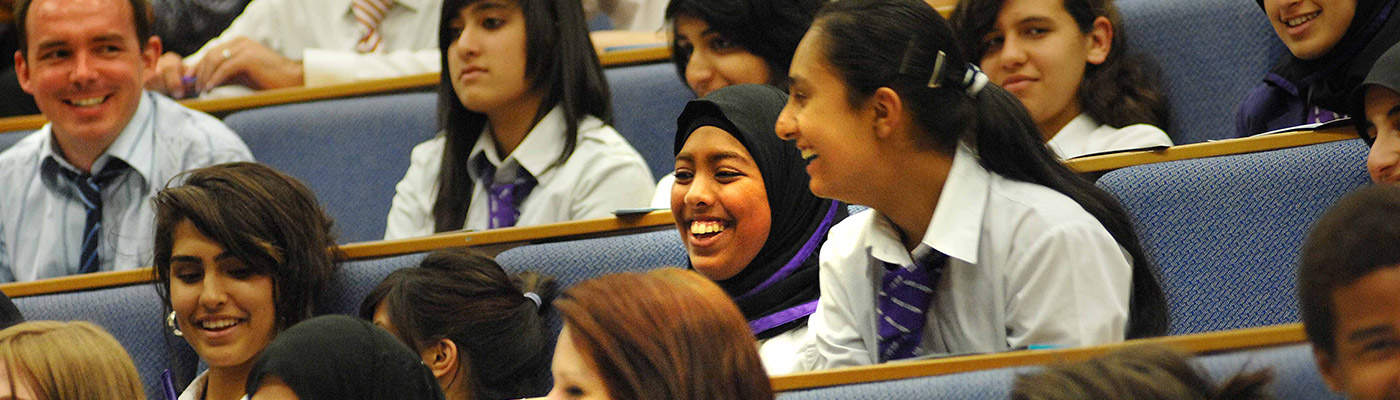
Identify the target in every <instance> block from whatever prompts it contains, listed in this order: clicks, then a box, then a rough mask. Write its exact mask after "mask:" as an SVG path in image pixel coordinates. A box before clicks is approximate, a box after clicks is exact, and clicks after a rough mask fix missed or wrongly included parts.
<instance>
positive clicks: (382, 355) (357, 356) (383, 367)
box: [244, 315, 444, 400]
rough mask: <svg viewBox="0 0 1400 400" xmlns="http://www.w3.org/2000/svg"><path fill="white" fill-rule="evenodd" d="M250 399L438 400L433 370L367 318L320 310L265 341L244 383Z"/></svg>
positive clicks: (441, 395) (441, 398)
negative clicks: (321, 313) (269, 340)
mask: <svg viewBox="0 0 1400 400" xmlns="http://www.w3.org/2000/svg"><path fill="white" fill-rule="evenodd" d="M244 388H245V390H246V391H247V392H248V397H247V398H248V399H250V400H343V399H357V400H443V399H444V397H443V394H442V389H441V388H439V387H438V383H437V381H436V380H434V379H433V374H432V371H431V370H430V369H429V368H428V366H427V365H424V364H423V361H422V360H421V359H419V358H418V355H417V354H414V352H413V351H412V350H410V349H409V348H408V347H407V346H404V344H403V343H402V342H400V341H398V339H395V338H394V335H392V334H390V333H389V332H386V331H384V330H383V329H380V328H379V327H376V326H374V324H371V323H369V322H368V321H364V320H360V319H356V318H354V317H349V316H345V315H322V316H319V317H315V318H311V319H308V320H306V321H302V322H301V323H298V324H296V325H294V326H292V327H291V328H289V329H287V330H286V331H285V332H282V333H281V334H279V335H277V338H276V339H274V340H273V341H272V343H269V344H268V345H267V349H266V350H264V351H263V354H262V355H261V356H259V357H258V361H257V363H256V364H253V368H252V370H251V372H249V374H248V381H247V383H246V384H245V386H244Z"/></svg>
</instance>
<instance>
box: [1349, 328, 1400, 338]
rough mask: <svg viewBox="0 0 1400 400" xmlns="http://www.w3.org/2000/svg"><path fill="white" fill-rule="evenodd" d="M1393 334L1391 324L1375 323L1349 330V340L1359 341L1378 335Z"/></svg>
mask: <svg viewBox="0 0 1400 400" xmlns="http://www.w3.org/2000/svg"><path fill="white" fill-rule="evenodd" d="M1393 334H1394V330H1393V329H1391V327H1390V325H1374V326H1369V327H1365V328H1361V329H1357V330H1353V331H1351V332H1348V333H1347V341H1350V342H1359V341H1362V340H1366V339H1369V338H1373V337H1377V336H1389V335H1393Z"/></svg>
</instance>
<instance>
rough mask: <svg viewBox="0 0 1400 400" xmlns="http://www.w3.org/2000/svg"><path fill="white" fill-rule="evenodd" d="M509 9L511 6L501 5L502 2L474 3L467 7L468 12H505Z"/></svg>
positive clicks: (489, 0)
mask: <svg viewBox="0 0 1400 400" xmlns="http://www.w3.org/2000/svg"><path fill="white" fill-rule="evenodd" d="M509 8H510V6H507V5H505V4H501V3H500V2H497V1H492V0H486V1H478V2H475V3H472V5H470V6H467V11H487V10H504V9H509Z"/></svg>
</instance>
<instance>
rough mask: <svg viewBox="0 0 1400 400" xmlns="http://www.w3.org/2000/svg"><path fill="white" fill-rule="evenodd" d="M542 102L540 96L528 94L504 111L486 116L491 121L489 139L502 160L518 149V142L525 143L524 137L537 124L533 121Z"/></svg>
mask: <svg viewBox="0 0 1400 400" xmlns="http://www.w3.org/2000/svg"><path fill="white" fill-rule="evenodd" d="M543 101H544V99H543V98H542V96H540V95H538V94H530V95H526V96H525V98H523V99H521V100H520V101H519V102H514V103H511V104H510V106H508V107H507V108H506V109H505V110H502V111H498V112H494V113H487V114H486V119H487V120H489V121H491V138H492V139H495V142H496V150H499V151H500V154H501V158H502V159H504V158H506V157H507V156H509V155H510V153H511V152H514V151H515V148H516V147H520V142H523V141H525V136H526V135H529V134H530V130H531V129H534V128H535V124H536V123H537V122H539V121H537V120H536V119H535V118H536V116H537V115H536V114H537V113H538V112H539V109H540V103H541V102H543ZM539 117H543V115H539Z"/></svg>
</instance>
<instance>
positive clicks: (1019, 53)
mask: <svg viewBox="0 0 1400 400" xmlns="http://www.w3.org/2000/svg"><path fill="white" fill-rule="evenodd" d="M1003 40H1004V41H1003V42H1002V45H1001V51H1000V52H998V53H997V57H998V61H999V63H998V64H1000V66H1001V68H1002V69H1005V70H1007V71H1014V70H1016V69H1017V68H1020V67H1021V65H1023V64H1025V63H1026V57H1027V56H1026V50H1025V49H1023V48H1022V47H1024V46H1021V42H1020V40H1017V39H1016V38H1014V37H1012V35H1007V36H1006V38H1005V39H1003Z"/></svg>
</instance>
